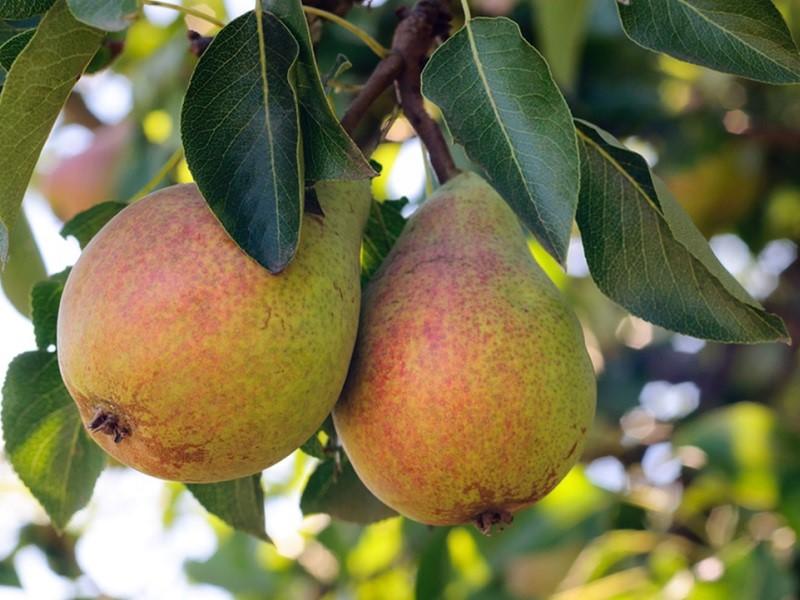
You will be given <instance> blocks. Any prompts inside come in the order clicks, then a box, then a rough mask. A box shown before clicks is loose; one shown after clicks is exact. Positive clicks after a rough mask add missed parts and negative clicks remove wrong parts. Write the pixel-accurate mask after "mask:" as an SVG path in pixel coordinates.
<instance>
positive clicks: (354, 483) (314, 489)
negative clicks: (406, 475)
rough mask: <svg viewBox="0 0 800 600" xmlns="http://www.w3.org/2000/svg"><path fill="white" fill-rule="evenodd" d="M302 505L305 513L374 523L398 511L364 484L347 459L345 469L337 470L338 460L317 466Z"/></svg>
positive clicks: (342, 466) (301, 501) (343, 465)
mask: <svg viewBox="0 0 800 600" xmlns="http://www.w3.org/2000/svg"><path fill="white" fill-rule="evenodd" d="M300 508H301V509H302V510H303V513H304V514H311V513H320V512H322V513H328V514H329V515H331V516H332V517H334V518H336V519H341V520H342V521H349V522H351V523H374V522H375V521H381V520H383V519H388V518H389V517H393V516H395V515H396V514H397V513H395V512H394V511H393V510H392V509H391V508H389V507H388V506H386V505H385V504H383V503H382V502H381V501H380V500H378V499H377V498H376V497H375V496H373V495H372V493H371V492H370V491H369V490H368V489H367V488H366V487H365V486H364V484H363V483H361V480H360V479H359V478H358V475H356V472H355V470H354V469H353V466H352V465H351V464H350V461H348V460H347V459H346V458H344V459H343V461H342V465H341V472H338V471H337V468H336V461H334V460H327V461H325V462H322V463H320V464H319V465H318V466H317V469H316V470H315V471H314V473H312V474H311V478H310V479H309V480H308V483H307V484H306V489H305V490H304V491H303V497H302V498H301V500H300Z"/></svg>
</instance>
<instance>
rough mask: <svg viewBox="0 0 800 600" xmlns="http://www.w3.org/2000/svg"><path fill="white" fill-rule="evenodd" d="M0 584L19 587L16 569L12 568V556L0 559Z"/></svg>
mask: <svg viewBox="0 0 800 600" xmlns="http://www.w3.org/2000/svg"><path fill="white" fill-rule="evenodd" d="M0 585H3V586H7V587H20V585H21V584H20V582H19V577H17V571H16V569H14V561H13V560H12V557H8V558H6V559H4V560H0Z"/></svg>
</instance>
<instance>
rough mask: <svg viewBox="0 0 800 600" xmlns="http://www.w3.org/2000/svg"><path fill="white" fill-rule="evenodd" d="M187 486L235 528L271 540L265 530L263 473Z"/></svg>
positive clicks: (200, 500)
mask: <svg viewBox="0 0 800 600" xmlns="http://www.w3.org/2000/svg"><path fill="white" fill-rule="evenodd" d="M186 487H187V488H188V489H189V491H190V492H192V495H193V496H194V497H195V498H197V501H198V502H200V504H202V505H203V508H205V509H206V510H207V511H208V512H210V513H211V514H213V515H216V516H217V517H219V518H220V519H222V520H223V521H225V522H226V523H227V524H228V525H230V526H231V527H233V528H234V529H238V530H240V531H243V532H245V533H249V534H250V535H253V536H255V537H257V538H259V539H262V540H265V541H269V537H268V536H267V533H266V531H264V491H263V490H262V488H261V473H258V474H257V475H251V476H250V477H242V478H241V479H234V480H233V481H222V482H220V483H202V484H201V483H191V484H187V485H186Z"/></svg>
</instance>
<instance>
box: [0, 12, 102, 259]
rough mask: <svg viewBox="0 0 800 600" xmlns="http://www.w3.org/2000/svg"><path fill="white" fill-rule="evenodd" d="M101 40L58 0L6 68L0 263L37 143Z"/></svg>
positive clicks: (0, 104) (0, 128) (1, 99)
mask: <svg viewBox="0 0 800 600" xmlns="http://www.w3.org/2000/svg"><path fill="white" fill-rule="evenodd" d="M101 40H102V33H101V32H99V31H97V30H95V29H91V28H89V27H87V26H86V25H83V24H82V23H79V22H78V21H76V20H75V19H74V18H73V17H72V15H71V14H70V12H69V10H67V5H66V4H65V2H64V0H58V1H57V2H56V3H55V4H54V5H53V8H52V9H51V10H50V11H49V12H48V13H47V14H46V15H45V17H44V18H43V19H42V21H41V23H40V24H39V27H38V29H37V30H36V33H35V34H34V36H33V38H32V39H31V41H30V42H29V43H28V45H27V46H26V47H25V49H24V50H23V51H22V52H21V53H20V54H19V56H18V57H17V59H16V60H15V61H14V65H13V67H12V68H11V70H10V71H9V72H8V76H7V78H6V81H5V85H4V86H3V92H2V94H0V139H2V140H3V144H2V146H0V173H2V174H3V176H2V177H0V263H4V262H5V261H6V257H7V253H8V247H7V243H8V232H9V231H10V230H11V228H12V227H13V226H14V222H15V221H16V220H17V216H18V215H19V210H20V203H21V202H22V196H23V195H24V194H25V189H26V188H27V186H28V182H29V181H30V178H31V174H32V173H33V168H34V166H35V165H36V161H37V160H38V158H39V153H40V152H41V151H42V146H44V142H45V140H46V139H47V136H48V135H49V133H50V130H51V129H52V127H53V123H54V122H55V120H56V117H58V113H59V112H60V111H61V107H62V106H63V105H64V102H65V101H66V99H67V97H68V96H69V93H70V91H71V90H72V87H73V85H74V84H75V81H76V80H77V78H78V77H79V76H80V75H81V73H83V71H84V69H85V68H86V65H87V64H89V61H90V60H91V58H92V56H94V54H95V52H96V51H97V49H98V48H99V47H100V42H101Z"/></svg>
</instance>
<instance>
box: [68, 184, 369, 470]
mask: <svg viewBox="0 0 800 600" xmlns="http://www.w3.org/2000/svg"><path fill="white" fill-rule="evenodd" d="M316 189H317V197H318V200H319V203H320V205H321V208H322V209H323V211H324V214H325V216H324V218H322V217H319V216H313V215H308V214H307V215H306V216H305V217H304V218H303V224H302V230H301V239H300V245H299V248H298V252H297V256H296V258H295V260H294V261H293V262H292V263H291V264H290V265H289V266H288V267H287V268H286V270H284V271H283V272H282V273H280V274H278V275H272V274H270V273H269V272H267V271H266V270H265V269H263V268H262V267H261V266H260V265H259V264H258V263H257V262H256V261H255V260H253V259H252V258H251V257H249V256H247V255H246V254H245V253H244V252H243V251H242V250H241V249H240V248H239V247H238V246H237V245H236V243H235V242H234V241H233V240H232V239H231V238H230V237H229V236H228V234H227V233H226V232H225V230H224V229H223V228H222V226H221V225H220V223H219V222H218V221H217V219H216V217H215V216H214V214H213V213H212V212H211V210H210V209H209V208H208V206H207V204H206V202H205V201H204V199H203V197H202V196H201V194H200V192H199V191H198V189H197V187H196V186H195V185H194V184H189V185H179V186H173V187H170V188H166V189H164V190H161V191H158V192H155V193H153V194H151V195H150V196H148V197H146V198H144V199H142V200H140V201H139V202H137V203H135V204H133V205H131V206H129V207H127V208H125V209H124V210H123V211H122V212H121V213H119V214H118V215H117V216H116V217H114V218H113V219H112V220H111V221H110V222H109V223H108V224H107V225H106V226H105V227H104V228H103V229H102V230H101V231H100V232H99V233H98V234H97V235H96V236H95V237H94V239H93V240H92V241H91V242H90V243H89V244H88V246H87V247H86V249H85V250H84V252H83V254H82V255H81V257H80V259H79V260H78V262H77V264H76V265H75V267H74V268H73V269H72V272H71V273H70V275H69V278H68V280H67V282H66V286H65V288H64V292H63V296H62V299H61V305H60V309H59V315H58V343H57V346H58V360H59V365H60V368H61V374H62V376H63V378H64V383H65V384H66V386H67V389H68V390H69V392H70V394H71V395H72V397H73V399H74V400H75V402H76V403H77V405H78V408H79V410H80V413H81V417H82V418H83V421H84V423H85V425H86V427H87V429H89V430H90V432H91V435H92V437H93V438H94V439H95V441H97V442H98V443H99V444H100V445H101V446H102V447H103V448H104V449H105V450H106V451H107V452H108V453H109V454H111V455H112V456H113V457H114V458H116V459H117V460H119V461H120V462H122V463H124V464H126V465H128V466H131V467H133V468H135V469H138V470H140V471H143V472H145V473H148V474H150V475H154V476H156V477H160V478H163V479H170V480H175V481H183V482H194V483H204V482H214V481H222V480H228V479H234V478H238V477H243V476H246V475H249V474H252V473H256V472H258V471H261V470H262V469H264V468H265V467H268V466H269V465H272V464H274V463H275V462H277V461H279V460H280V459H282V458H284V457H285V456H287V455H288V454H289V453H291V452H292V451H293V450H294V449H295V448H297V447H298V446H299V445H300V444H302V443H303V442H304V441H305V440H307V439H308V438H309V436H310V435H311V434H312V433H314V431H316V430H317V428H318V427H319V426H320V424H321V423H322V422H323V420H324V419H325V417H326V416H327V415H328V414H329V413H330V411H331V409H332V408H333V405H334V403H335V402H336V399H337V398H338V396H339V394H340V392H341V389H342V385H343V384H344V380H345V377H346V374H347V368H348V364H349V361H350V355H351V353H352V349H353V344H354V342H355V338H356V330H357V326H358V314H359V305H360V294H361V292H360V279H359V250H360V244H361V234H362V231H363V228H364V225H365V222H366V219H367V215H368V213H369V207H370V202H371V197H370V184H369V182H368V181H359V182H343V181H335V182H323V183H319V184H318V185H317V187H316Z"/></svg>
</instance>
